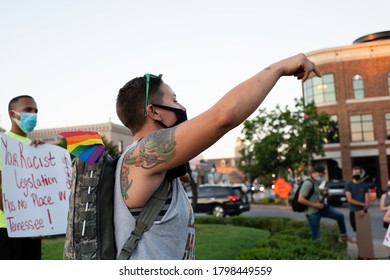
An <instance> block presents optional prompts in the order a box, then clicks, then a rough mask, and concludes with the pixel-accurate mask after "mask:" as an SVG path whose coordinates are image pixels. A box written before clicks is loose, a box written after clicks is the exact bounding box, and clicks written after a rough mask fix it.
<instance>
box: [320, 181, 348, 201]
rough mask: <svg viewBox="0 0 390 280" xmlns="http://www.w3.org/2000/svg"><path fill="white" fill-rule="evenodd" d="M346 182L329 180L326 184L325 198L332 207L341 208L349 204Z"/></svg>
mask: <svg viewBox="0 0 390 280" xmlns="http://www.w3.org/2000/svg"><path fill="white" fill-rule="evenodd" d="M344 188H345V182H344V181H343V180H329V181H327V182H326V184H325V189H324V190H325V192H326V193H325V197H327V201H328V203H329V204H331V205H337V206H341V205H342V204H343V202H347V198H346V197H345V190H344Z"/></svg>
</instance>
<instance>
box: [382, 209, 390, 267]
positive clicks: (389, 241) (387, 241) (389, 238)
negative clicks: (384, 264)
mask: <svg viewBox="0 0 390 280" xmlns="http://www.w3.org/2000/svg"><path fill="white" fill-rule="evenodd" d="M383 222H385V223H387V224H389V223H390V208H389V209H388V210H387V211H386V214H385V216H384V217H383ZM383 244H384V245H385V246H386V247H387V258H388V259H389V260H390V228H387V231H386V235H385V238H384V240H383Z"/></svg>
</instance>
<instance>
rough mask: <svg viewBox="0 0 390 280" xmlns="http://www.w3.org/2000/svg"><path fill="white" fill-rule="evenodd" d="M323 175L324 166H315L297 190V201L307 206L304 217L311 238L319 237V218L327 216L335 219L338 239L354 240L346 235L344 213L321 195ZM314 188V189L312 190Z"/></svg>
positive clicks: (344, 240) (343, 240)
mask: <svg viewBox="0 0 390 280" xmlns="http://www.w3.org/2000/svg"><path fill="white" fill-rule="evenodd" d="M324 176H325V168H324V167H323V166H320V165H318V166H315V167H314V168H313V169H312V171H311V172H310V177H309V178H308V179H306V180H304V182H303V183H302V187H301V189H300V192H299V197H298V201H299V202H300V203H302V204H304V205H306V206H307V209H306V210H305V214H306V218H307V221H308V223H309V227H310V232H311V240H317V239H319V238H320V235H321V230H320V225H321V218H329V219H333V220H336V222H337V225H338V227H339V232H340V241H342V242H355V241H354V240H353V239H351V238H350V237H348V234H347V229H346V227H345V220H344V215H343V214H342V213H340V212H339V211H337V210H336V209H334V208H333V207H331V206H329V205H328V204H327V203H326V202H325V201H324V199H323V197H322V196H321V192H320V189H319V186H320V184H321V183H322V182H323V180H324ZM313 188H314V191H313V190H312V189H313ZM310 194H311V195H310Z"/></svg>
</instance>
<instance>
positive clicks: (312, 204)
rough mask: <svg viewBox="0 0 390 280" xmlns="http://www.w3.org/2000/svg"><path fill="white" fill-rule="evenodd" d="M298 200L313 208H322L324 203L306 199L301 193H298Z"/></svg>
mask: <svg viewBox="0 0 390 280" xmlns="http://www.w3.org/2000/svg"><path fill="white" fill-rule="evenodd" d="M298 201H299V202H300V203H302V204H304V205H306V206H309V207H311V208H315V209H323V208H324V207H325V205H324V204H322V203H321V202H319V201H317V202H311V201H310V200H308V199H307V198H306V197H305V196H304V195H302V194H299V196H298Z"/></svg>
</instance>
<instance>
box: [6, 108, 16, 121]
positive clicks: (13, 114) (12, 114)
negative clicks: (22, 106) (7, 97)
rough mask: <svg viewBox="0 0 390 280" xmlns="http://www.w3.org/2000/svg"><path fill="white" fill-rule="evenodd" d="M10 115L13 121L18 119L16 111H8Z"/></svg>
mask: <svg viewBox="0 0 390 280" xmlns="http://www.w3.org/2000/svg"><path fill="white" fill-rule="evenodd" d="M8 115H9V117H10V118H11V120H12V119H13V118H16V119H18V115H17V114H15V111H14V110H10V111H8Z"/></svg>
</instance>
